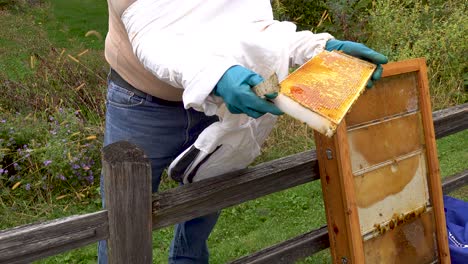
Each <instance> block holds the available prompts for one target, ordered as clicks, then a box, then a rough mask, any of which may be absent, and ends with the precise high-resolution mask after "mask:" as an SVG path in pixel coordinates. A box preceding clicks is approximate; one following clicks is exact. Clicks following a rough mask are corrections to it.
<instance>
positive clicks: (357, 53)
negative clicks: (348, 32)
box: [325, 39, 388, 88]
mask: <svg viewBox="0 0 468 264" xmlns="http://www.w3.org/2000/svg"><path fill="white" fill-rule="evenodd" d="M325 49H326V50H328V51H332V50H341V51H343V52H344V53H346V54H348V55H351V56H353V57H356V58H359V59H363V60H366V61H369V62H372V63H374V64H377V68H376V69H375V71H374V73H373V74H372V78H371V79H370V80H369V81H368V82H367V88H371V87H372V86H373V85H374V84H373V81H377V80H379V79H380V77H382V71H383V68H382V64H385V63H387V62H388V58H387V57H386V56H384V55H382V54H380V53H378V52H376V51H375V50H373V49H370V48H369V47H367V46H366V45H364V44H361V43H356V42H352V41H342V40H336V39H330V40H329V41H327V44H326V45H325Z"/></svg>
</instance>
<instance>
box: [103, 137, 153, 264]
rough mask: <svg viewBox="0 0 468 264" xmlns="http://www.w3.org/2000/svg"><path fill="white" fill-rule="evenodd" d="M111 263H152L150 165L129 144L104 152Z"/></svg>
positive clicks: (116, 144)
mask: <svg viewBox="0 0 468 264" xmlns="http://www.w3.org/2000/svg"><path fill="white" fill-rule="evenodd" d="M102 170H103V175H104V194H105V208H106V209H107V211H108V219H109V238H108V239H107V250H108V252H107V254H108V258H109V263H117V264H118V263H122V264H124V263H151V262H152V248H153V247H152V232H151V231H152V227H151V223H152V221H151V165H150V161H149V159H148V158H147V157H146V155H145V153H144V152H143V150H141V149H140V148H138V147H137V146H136V145H133V144H131V143H129V142H126V141H119V142H116V143H113V144H110V145H108V146H106V147H104V149H103V150H102Z"/></svg>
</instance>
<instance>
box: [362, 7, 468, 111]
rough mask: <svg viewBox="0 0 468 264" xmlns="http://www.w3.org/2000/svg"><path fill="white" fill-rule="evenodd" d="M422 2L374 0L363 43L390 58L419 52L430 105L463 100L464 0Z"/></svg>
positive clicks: (465, 96)
mask: <svg viewBox="0 0 468 264" xmlns="http://www.w3.org/2000/svg"><path fill="white" fill-rule="evenodd" d="M424 2H426V1H421V0H412V1H410V0H401V1H390V0H385V1H375V6H374V8H373V10H372V11H371V17H370V20H369V24H368V27H369V31H370V32H371V35H370V38H369V40H368V45H370V46H371V47H373V48H374V49H376V50H379V51H380V52H382V53H384V54H386V55H387V56H388V57H389V58H390V60H393V61H399V60H404V59H408V58H416V57H425V58H426V59H427V65H428V75H429V80H430V86H431V98H432V101H433V102H432V103H433V106H434V107H435V108H442V107H447V106H450V105H454V104H461V103H464V102H467V101H468V93H467V87H466V85H465V84H464V81H465V82H466V79H467V76H466V72H467V69H468V64H467V54H468V49H467V42H466V36H467V35H468V24H467V23H466V13H467V8H466V5H465V3H464V1H437V2H438V3H437V4H436V3H431V4H428V3H424ZM439 2H440V3H439ZM464 75H465V76H464Z"/></svg>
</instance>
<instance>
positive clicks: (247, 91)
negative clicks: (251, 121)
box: [214, 65, 283, 118]
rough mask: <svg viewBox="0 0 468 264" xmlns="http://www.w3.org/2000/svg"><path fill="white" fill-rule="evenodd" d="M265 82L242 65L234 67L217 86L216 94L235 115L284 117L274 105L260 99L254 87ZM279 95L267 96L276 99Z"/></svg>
mask: <svg viewBox="0 0 468 264" xmlns="http://www.w3.org/2000/svg"><path fill="white" fill-rule="evenodd" d="M261 82H263V78H262V77H261V76H260V75H258V74H256V73H255V72H253V71H251V70H249V69H247V68H245V67H242V66H240V65H236V66H232V67H231V68H229V69H228V70H227V71H226V72H225V73H224V74H223V76H222V77H221V79H220V80H219V81H218V83H217V84H216V87H215V89H214V94H215V95H217V96H220V97H221V98H223V100H224V102H225V103H226V107H227V108H228V109H229V111H230V112H231V113H233V114H241V113H244V114H246V115H248V116H250V117H253V118H258V117H260V116H262V115H264V114H265V113H272V114H274V115H282V114H283V112H282V111H281V110H279V109H278V107H276V106H275V105H274V104H272V103H271V102H268V101H267V100H264V99H262V98H260V97H258V96H257V95H256V94H255V93H254V92H253V91H252V87H254V86H255V85H257V84H259V83H261ZM277 95H278V94H268V95H265V97H267V98H268V99H274V98H275V97H276V96H277Z"/></svg>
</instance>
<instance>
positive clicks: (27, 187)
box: [24, 183, 31, 191]
mask: <svg viewBox="0 0 468 264" xmlns="http://www.w3.org/2000/svg"><path fill="white" fill-rule="evenodd" d="M24 189H26V191H29V190H31V184H29V183H28V184H26V186H24Z"/></svg>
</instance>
